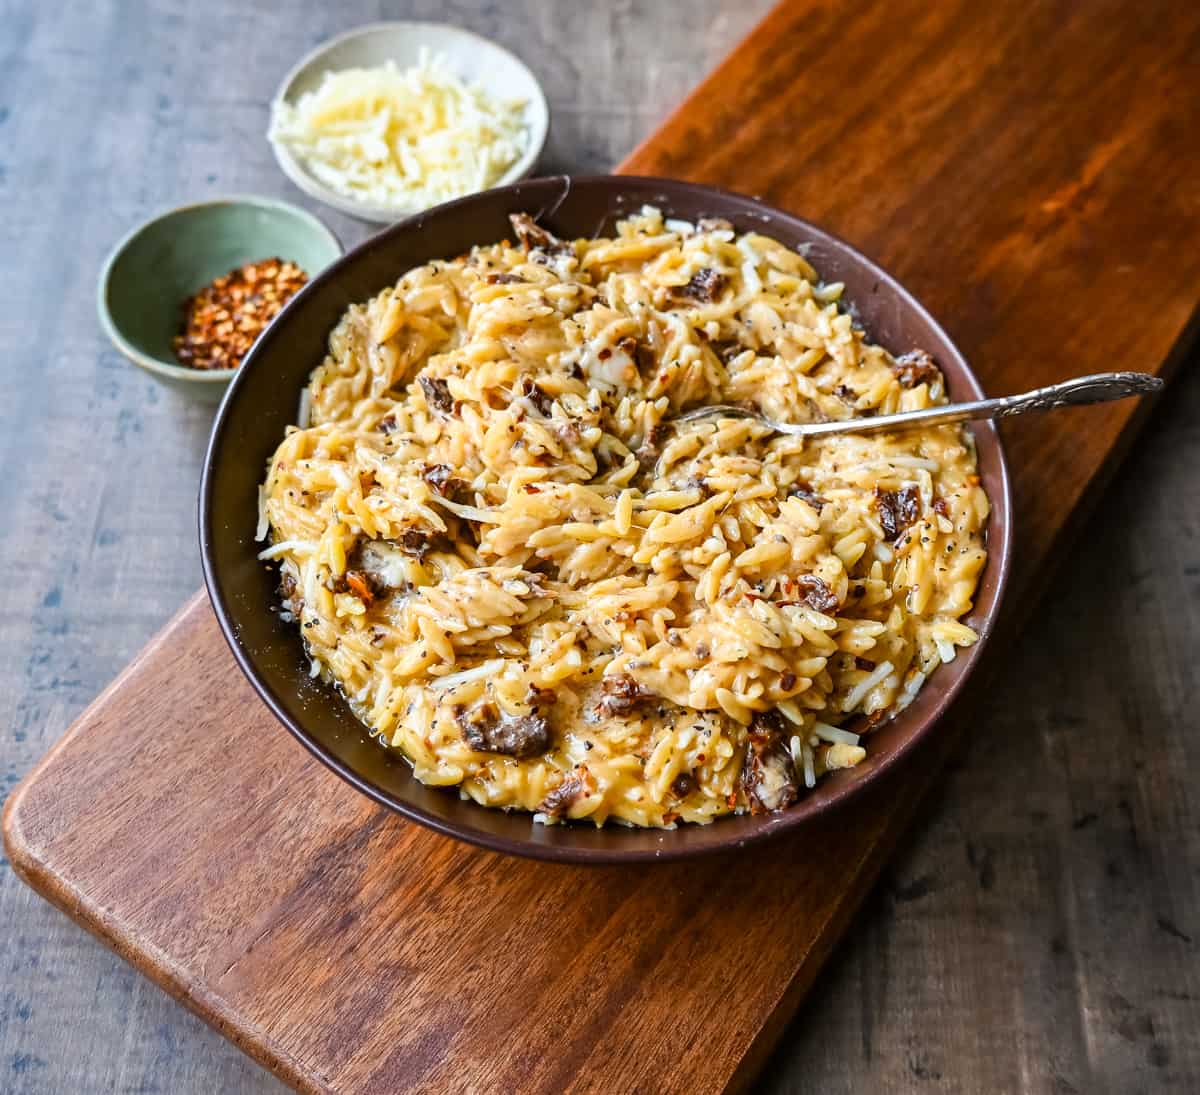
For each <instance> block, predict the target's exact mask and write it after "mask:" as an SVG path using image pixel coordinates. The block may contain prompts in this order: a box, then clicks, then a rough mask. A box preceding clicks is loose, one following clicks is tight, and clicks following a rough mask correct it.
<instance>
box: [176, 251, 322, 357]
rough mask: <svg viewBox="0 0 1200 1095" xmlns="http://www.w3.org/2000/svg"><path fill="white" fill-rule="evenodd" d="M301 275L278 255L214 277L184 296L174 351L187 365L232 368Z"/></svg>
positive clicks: (300, 281)
mask: <svg viewBox="0 0 1200 1095" xmlns="http://www.w3.org/2000/svg"><path fill="white" fill-rule="evenodd" d="M306 281H308V275H307V274H305V272H304V271H303V270H301V269H300V267H298V266H297V265H296V264H295V263H291V262H285V261H284V260H283V259H280V258H270V259H261V260H260V261H258V262H247V263H245V264H244V265H242V266H239V267H238V268H237V269H236V270H230V271H229V273H228V274H225V275H223V276H222V277H219V278H216V279H215V280H214V281H213V282H212V283H211V284H209V285H206V286H205V287H204V288H203V289H201V290H200V291H199V292H198V293H196V294H195V295H194V296H191V297H188V299H187V300H186V301H184V304H183V320H182V322H181V324H180V327H179V333H178V334H177V335H176V336H175V339H174V342H173V343H172V347H173V349H174V350H175V356H176V357H177V358H178V359H179V360H180V362H181V363H182V364H184V365H187V366H189V367H190V368H193V369H236V368H237V367H238V366H239V365H240V364H241V363H242V359H243V358H244V357H245V356H246V354H247V353H248V352H249V351H250V347H251V346H253V345H254V342H255V340H256V339H257V338H258V336H259V335H261V334H262V333H263V331H264V330H265V329H266V326H267V324H268V323H270V322H271V320H273V319H274V318H275V317H276V316H277V315H278V314H279V311H280V309H281V308H282V307H283V306H284V305H285V304H286V303H287V302H288V301H289V300H290V299H291V298H292V297H293V296H295V294H296V293H297V292H298V291H299V290H300V289H301V288H302V287H303V285H304V283H305V282H306Z"/></svg>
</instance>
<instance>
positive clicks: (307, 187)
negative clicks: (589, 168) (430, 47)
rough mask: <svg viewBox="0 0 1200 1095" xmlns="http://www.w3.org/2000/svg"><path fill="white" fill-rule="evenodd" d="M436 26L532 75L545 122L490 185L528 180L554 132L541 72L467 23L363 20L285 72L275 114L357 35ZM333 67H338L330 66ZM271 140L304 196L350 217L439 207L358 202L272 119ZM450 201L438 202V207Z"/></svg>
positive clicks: (397, 217)
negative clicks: (318, 65)
mask: <svg viewBox="0 0 1200 1095" xmlns="http://www.w3.org/2000/svg"><path fill="white" fill-rule="evenodd" d="M431 28H435V29H436V30H438V31H439V32H445V31H451V32H453V33H454V34H457V35H460V36H462V37H463V38H467V39H471V40H473V42H474V43H475V46H476V48H478V46H479V45H480V44H482V45H484V46H486V47H487V48H489V49H494V50H497V51H499V52H500V53H502V54H504V55H505V56H506V57H508V59H509V60H510V61H512V62H513V63H514V64H515V65H516V66H517V67H518V68H521V69H523V70H524V71H525V72H526V73H527V74H528V76H529V79H530V81H531V82H532V84H533V88H534V91H535V92H536V100H535V103H536V105H537V106H538V107H540V111H539V115H538V116H539V118H540V123H539V125H538V126H537V127H536V129H534V128H532V127H531V128H530V134H529V145H528V147H527V148H526V149H525V151H524V152H523V153H522V154H521V157H520V158H519V159H518V160H517V161H516V163H514V164H513V165H512V166H511V167H510V168H509V169H508V170H507V171H505V173H504V174H503V175H502V176H501V177H500V178H499V179H497V180H496V182H495V183H494V184H493V185H492V186H490V187H487V188H485V189H488V190H495V189H498V188H500V187H502V186H510V185H512V184H513V183H516V182H519V181H520V180H522V179H524V178H527V177H528V176H529V175H530V174H532V172H533V169H534V167H535V166H536V165H537V162H538V160H539V159H540V158H541V155H542V152H543V151H544V150H545V147H546V141H547V139H548V137H549V135H550V104H549V103H548V102H547V100H546V92H545V89H544V88H543V87H542V83H541V81H540V80H539V79H538V78H537V75H536V73H534V71H533V69H531V68H530V67H529V65H527V64H526V63H525V62H524V61H523V60H522V59H521V58H520V57H518V56H517V55H516V54H515V53H513V51H512V50H510V49H508V48H507V47H506V46H502V45H500V43H499V42H496V41H493V40H492V39H491V38H487V37H485V36H484V35H482V34H479V33H477V32H476V31H473V30H468V29H467V28H466V27H459V26H455V25H454V24H453V23H438V22H434V21H433V20H430V19H390V20H380V21H379V22H375V23H364V24H363V25H362V26H358V27H353V28H351V29H350V30H347V31H343V32H342V33H341V34H337V35H334V37H332V38H328V39H326V40H325V41H324V42H321V43H320V44H319V45H317V46H315V47H314V48H313V49H311V50H309V51H308V53H306V54H305V55H304V56H303V57H301V58H300V60H299V61H297V62H296V63H295V64H294V65H292V67H291V68H290V69H289V70H288V71H287V73H286V74H285V75H284V77H283V79H282V81H280V84H279V86H278V87H277V88H276V89H275V94H274V95H273V96H272V97H271V116H272V117H274V113H275V108H276V106H277V105H279V104H280V103H284V102H287V101H288V91H289V89H290V88H291V86H292V84H293V83H294V82H295V80H296V78H297V77H298V76H299V75H300V73H301V72H303V71H304V70H305V69H306V68H308V67H309V66H310V65H312V64H313V63H314V62H316V61H318V60H319V59H320V58H321V57H322V56H324V55H325V54H326V53H329V52H330V51H331V50H333V49H334V48H335V47H336V46H340V45H341V44H342V43H344V42H349V41H353V40H354V39H356V38H366V37H369V36H370V35H372V34H377V33H379V32H380V31H394V32H406V33H410V34H411V33H414V32H416V33H421V32H423V31H427V30H429V29H431ZM329 71H333V70H329ZM267 143H268V144H270V146H271V151H272V152H273V153H274V155H275V162H276V163H277V164H278V165H279V169H280V170H281V171H282V172H283V173H284V174H285V175H286V176H287V177H288V178H289V179H290V180H291V181H292V182H293V183H294V184H295V185H296V186H298V187H299V188H300V189H301V190H302V191H304V193H305V194H307V195H308V196H309V197H311V198H315V199H316V200H317V201H319V202H323V203H324V204H325V205H327V206H329V207H330V208H331V209H336V210H337V211H338V212H339V213H345V214H346V215H347V216H350V217H357V218H358V219H360V220H366V221H370V222H372V223H373V224H398V223H400V222H402V221H404V220H407V219H408V218H409V217H412V216H416V215H418V214H420V213H423V212H425V211H426V209H433V208H435V207H436V206H432V205H431V206H426V207H425V208H424V209H413V208H410V209H395V208H392V207H390V206H386V205H375V204H373V203H371V202H364V201H358V200H357V199H355V198H348V197H346V196H345V195H344V194H339V193H338V192H337V191H336V190H334V189H332V188H331V187H328V186H326V185H325V184H324V183H322V182H321V181H320V180H319V179H317V178H315V177H314V176H313V175H312V173H311V172H310V171H308V170H307V169H306V168H305V166H304V164H303V163H302V162H301V161H300V159H299V158H298V157H297V156H295V155H293V154H292V151H291V149H289V148H288V147H287V145H285V144H283V143H282V142H280V141H276V140H273V139H272V138H271V136H270V126H269V123H268V136H267ZM480 193H483V191H480V190H474V191H471V192H470V193H469V194H464V195H462V197H472V196H474V195H475V194H480ZM451 200H453V201H461V200H462V198H461V197H460V198H454V199H451ZM443 204H446V203H444V202H439V203H437V205H443Z"/></svg>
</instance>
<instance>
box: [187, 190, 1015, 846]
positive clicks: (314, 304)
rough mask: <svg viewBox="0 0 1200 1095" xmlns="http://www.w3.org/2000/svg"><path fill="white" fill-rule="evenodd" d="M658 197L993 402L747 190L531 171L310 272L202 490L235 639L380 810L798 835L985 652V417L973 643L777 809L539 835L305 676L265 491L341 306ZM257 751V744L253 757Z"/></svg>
mask: <svg viewBox="0 0 1200 1095" xmlns="http://www.w3.org/2000/svg"><path fill="white" fill-rule="evenodd" d="M647 203H649V204H653V205H657V206H658V207H659V208H661V209H662V210H663V212H664V214H666V215H668V216H673V217H680V218H684V219H687V220H693V221H694V220H696V219H698V218H700V217H705V216H710V217H724V218H725V219H727V220H729V221H731V222H732V223H733V224H734V226H735V227H736V228H737V229H739V230H740V231H749V230H753V231H756V232H763V233H766V234H768V235H771V236H774V237H775V238H777V239H779V240H780V241H782V242H783V243H785V244H787V245H788V246H789V247H799V248H803V249H804V250H805V253H806V254H807V255H808V257H809V259H810V260H811V261H812V263H813V265H814V266H815V267H816V268H817V270H818V271H819V272H820V274H821V276H822V277H823V278H824V279H826V280H827V281H842V282H845V284H846V298H847V299H848V300H849V301H851V302H853V307H854V314H855V316H856V317H857V319H858V321H859V322H860V323H861V324H862V326H863V327H864V328H865V329H866V330H867V332H868V333H869V334H870V336H871V338H872V339H874V340H875V341H877V342H879V343H881V344H882V345H884V346H885V347H887V348H888V349H890V350H892V351H894V352H896V353H902V352H904V351H907V350H911V349H913V348H914V347H921V348H922V349H925V350H928V351H929V352H930V353H932V354H933V356H934V358H935V359H936V360H937V362H938V363H939V364H940V365H941V367H942V370H943V372H944V373H945V375H946V379H947V382H948V384H949V390H950V393H951V396H952V398H953V399H955V400H960V401H961V400H966V399H977V398H980V397H982V395H983V392H982V390H981V389H980V386H979V382H978V381H977V380H976V379H975V377H974V375H972V373H971V370H970V369H969V368H968V367H967V363H966V361H964V360H963V357H962V355H961V354H960V353H959V352H958V350H957V349H956V348H955V346H954V344H953V343H952V342H951V341H950V339H949V338H948V337H947V336H946V334H945V332H944V331H943V330H942V329H941V327H939V326H938V325H937V324H936V323H935V322H934V320H933V319H932V317H931V316H930V315H929V313H928V312H926V311H925V309H924V308H922V307H921V305H920V304H918V303H917V302H916V301H915V300H914V299H913V298H912V297H911V296H910V295H909V294H908V293H907V292H906V291H905V290H904V289H903V288H902V287H901V286H900V285H898V284H897V283H896V282H895V281H894V280H893V279H892V278H891V277H889V276H888V275H887V274H886V273H884V271H883V270H881V269H879V267H878V266H876V265H875V264H874V263H873V262H871V261H870V260H869V259H866V258H864V257H863V256H862V255H860V254H859V253H858V252H857V251H855V250H854V249H853V248H851V247H849V246H847V245H846V244H845V243H842V242H841V240H838V239H834V238H833V237H832V236H830V235H829V234H828V233H826V232H822V231H821V230H820V229H819V228H815V227H814V226H813V225H811V224H808V223H807V222H805V221H802V220H800V219H798V218H797V217H793V216H790V215H789V214H787V213H783V212H781V211H779V210H778V209H772V208H771V207H770V206H767V205H764V204H762V203H761V202H759V201H755V200H754V199H753V198H747V197H743V196H741V195H739V194H731V193H728V192H726V191H721V190H714V189H711V188H709V187H704V186H697V185H693V184H691V183H683V182H676V181H673V180H670V179H653V178H634V177H627V176H626V177H620V176H597V177H589V178H571V179H563V178H553V179H535V180H531V181H528V182H523V183H518V184H517V185H515V186H509V187H504V188H502V189H498V190H490V191H487V192H486V193H483V194H476V195H474V196H472V197H468V198H463V199H462V200H461V201H455V202H450V203H449V204H447V205H442V206H439V207H438V208H436V209H432V210H430V211H429V212H426V213H422V214H420V215H419V216H416V217H413V218H411V219H410V220H407V221H403V222H402V223H400V224H397V225H394V226H393V227H391V228H389V229H387V230H385V231H383V232H381V233H380V234H379V235H377V236H374V237H373V238H372V239H370V240H368V241H367V242H366V243H364V244H363V245H362V246H361V247H358V248H356V249H355V250H353V251H351V252H350V253H349V254H347V255H345V256H344V257H343V258H341V259H340V260H338V261H337V262H335V263H334V264H333V265H332V266H330V267H328V268H327V269H326V270H325V271H323V272H322V273H321V274H320V275H318V276H317V277H316V278H314V279H313V281H312V282H311V283H310V284H309V285H308V286H306V287H305V288H304V289H303V290H302V291H301V292H300V293H299V294H298V295H297V296H296V297H295V299H294V300H293V301H292V302H291V303H290V304H289V305H288V306H287V308H286V309H285V310H284V311H283V313H282V314H281V315H280V316H279V318H278V319H277V320H276V322H275V323H273V324H272V325H271V327H270V328H269V329H268V330H267V332H266V333H265V334H264V335H263V337H262V338H261V339H260V340H259V343H258V345H257V346H256V347H255V348H254V350H253V351H252V352H251V353H250V355H249V356H248V357H247V359H246V361H245V363H244V364H243V365H242V367H241V369H239V370H238V373H237V376H236V378H235V379H234V381H233V384H232V385H231V386H230V388H229V392H228V394H227V395H226V397H225V401H224V402H223V403H222V405H221V409H220V411H219V412H218V414H217V420H216V424H215V426H214V428H213V434H212V440H211V441H210V442H209V448H208V457H207V460H206V462H205V468H204V478H203V481H202V483H201V487H200V547H201V552H202V554H203V558H204V578H205V581H206V583H207V585H208V592H209V596H210V597H211V598H212V602H213V607H214V609H215V610H216V614H217V619H218V620H219V621H220V624H221V628H222V630H223V631H224V633H225V637H226V639H227V640H228V641H229V645H230V646H231V647H232V649H233V653H234V655H235V657H236V658H237V661H238V664H239V665H240V666H241V667H242V670H243V671H244V672H245V674H246V676H247V677H249V678H250V682H251V683H252V684H253V685H254V687H255V688H256V689H257V690H258V693H259V695H261V696H262V698H263V699H264V700H265V701H266V703H267V706H268V707H270V708H271V710H272V711H273V712H274V713H275V714H276V716H278V718H279V719H280V721H281V722H282V723H283V724H284V726H286V727H287V728H288V730H290V731H291V732H292V733H293V734H294V735H295V736H296V738H297V739H298V740H299V741H300V742H301V744H303V745H304V746H305V748H307V749H308V750H309V751H310V752H311V753H313V755H314V756H316V757H318V758H320V759H321V760H322V761H324V763H325V764H327V765H328V766H329V767H330V768H332V769H333V770H334V771H335V772H337V773H338V774H339V775H340V776H342V778H343V779H345V780H346V781H347V782H348V783H350V784H352V785H353V786H355V787H357V788H358V789H359V790H360V791H362V792H363V793H364V794H367V795H369V796H370V797H371V798H373V799H374V800H375V801H376V802H379V803H381V804H382V805H384V806H387V807H389V808H390V809H393V810H395V811H397V812H398V813H400V814H403V815H404V816H405V817H409V818H412V819H413V820H414V821H419V822H421V823H422V824H424V825H428V826H429V827H430V828H432V829H435V830H437V831H438V832H440V833H445V834H447V835H449V836H454V837H458V838H460V839H462V840H468V841H471V842H473V843H476V844H481V845H484V846H485V847H488V848H493V849H496V850H497V851H501V852H511V853H514V854H517V855H526V856H535V857H537V858H541V859H552V860H559V861H567V862H581V863H582V862H589V863H613V862H631V861H635V860H651V859H676V858H681V857H684V856H693V855H702V854H705V853H709V852H716V851H721V850H727V849H730V848H736V847H742V846H744V845H747V844H750V843H753V842H756V841H760V840H766V839H768V838H770V837H773V836H778V835H780V834H782V833H785V832H789V831H792V830H794V829H796V828H797V827H798V826H801V825H804V824H805V823H806V822H808V821H810V820H811V819H813V818H815V817H816V816H817V815H818V814H823V813H825V812H826V811H828V810H830V809H831V808H833V807H834V806H835V805H836V804H838V803H840V802H842V801H844V800H846V799H848V798H851V797H852V796H854V795H855V794H856V793H857V792H859V791H860V790H861V789H862V788H864V787H866V786H867V785H868V784H869V783H871V782H873V781H875V780H877V779H878V778H879V777H880V776H881V775H882V774H883V772H884V771H885V770H886V769H888V768H889V767H891V766H893V765H894V764H895V763H896V762H897V761H898V760H899V759H900V758H901V757H902V756H903V755H904V754H905V753H907V752H908V750H909V749H911V748H912V747H913V746H914V745H915V744H916V743H917V742H918V741H919V740H920V739H921V738H922V737H923V736H924V735H926V734H929V733H930V732H932V731H933V729H934V727H935V726H936V724H937V722H938V719H939V718H940V717H941V715H942V713H943V712H944V711H945V710H946V708H947V707H948V706H949V704H950V702H951V700H952V699H953V698H954V696H955V695H956V694H957V693H958V691H959V690H960V689H961V687H962V685H963V682H964V681H965V680H966V679H967V677H968V676H969V675H970V673H971V671H972V669H973V668H974V667H975V665H976V663H977V662H978V660H979V656H980V654H981V653H982V651H983V648H984V646H985V645H986V643H987V639H988V636H989V633H990V631H991V629H992V625H993V623H994V620H995V617H996V613H997V609H998V608H999V603H1000V595H1001V592H1002V590H1003V588H1004V581H1005V577H1006V576H1007V573H1008V564H1009V553H1010V547H1011V528H1010V514H1011V510H1012V504H1011V499H1010V496H1009V485H1008V474H1007V470H1006V468H1005V463H1004V454H1003V452H1002V451H1001V447H1000V439H999V436H998V434H997V433H996V430H995V429H994V427H993V426H992V425H991V424H990V423H987V424H976V425H974V426H972V430H973V432H974V434H975V440H976V443H977V446H978V451H979V467H980V474H981V476H982V478H983V484H984V487H985V489H986V490H987V492H988V495H989V496H990V498H991V501H992V515H991V519H990V521H989V523H988V529H987V537H988V550H989V559H988V564H987V567H986V569H985V571H984V573H983V577H982V580H981V582H980V586H979V590H978V592H977V595H976V602H975V609H974V611H973V612H972V613H971V615H970V616H969V617H968V622H969V623H970V625H971V626H972V627H974V628H975V629H976V630H977V631H978V632H979V633H980V641H979V642H978V643H976V644H975V646H973V647H970V648H969V649H967V650H965V651H963V652H962V653H961V654H960V655H959V656H958V658H957V659H956V660H955V661H954V662H952V663H951V664H950V665H948V666H943V667H941V668H940V669H938V671H937V672H936V673H935V674H934V675H933V676H932V678H931V679H930V681H929V682H928V684H926V686H925V687H924V688H923V689H922V690H921V692H920V694H919V695H918V697H917V699H916V700H915V701H914V702H913V704H912V705H911V706H910V707H909V708H908V709H907V710H906V711H904V712H902V713H901V714H900V715H898V716H897V717H896V718H895V719H893V720H892V721H891V722H889V723H887V724H886V725H884V726H882V727H880V728H879V729H878V730H877V731H876V732H875V733H873V734H872V735H871V737H870V740H869V743H868V755H867V759H866V760H865V761H863V762H862V764H860V765H859V766H858V767H857V768H855V769H853V770H850V771H842V772H835V773H833V774H832V775H831V776H829V777H827V778H826V779H824V780H823V781H822V782H821V783H820V784H818V786H817V788H816V789H815V790H814V791H812V792H810V793H809V794H808V795H807V797H805V798H804V799H803V800H802V801H801V802H800V803H798V804H797V805H795V806H793V807H791V808H790V809H788V810H786V811H784V812H782V813H778V814H769V815H764V816H749V815H747V816H738V817H730V818H725V819H723V820H719V821H716V822H714V823H713V824H711V825H688V826H684V827H682V828H679V829H675V830H671V831H661V830H653V829H627V828H619V827H607V828H603V829H597V828H595V827H594V826H591V825H589V824H586V823H583V824H573V825H556V826H545V825H537V824H534V822H533V821H532V819H531V818H530V815H529V814H525V813H505V812H503V811H500V810H492V809H486V808H485V807H482V806H478V805H476V804H475V803H473V802H469V801H464V800H463V799H460V798H459V796H458V794H457V793H456V792H455V791H453V790H450V791H447V790H439V789H436V788H432V787H425V786H423V785H422V784H421V783H418V782H417V780H416V779H415V778H414V777H413V775H412V771H411V769H410V768H409V766H408V764H407V762H406V761H405V760H404V759H403V758H402V757H401V756H400V755H399V754H398V753H395V752H391V751H389V750H387V749H385V748H384V747H382V746H380V745H379V744H378V743H377V742H375V741H374V740H373V739H372V738H371V737H370V735H369V734H368V733H367V731H366V729H365V728H364V727H363V725H362V724H361V723H360V722H359V721H358V720H357V719H356V718H355V717H354V715H353V714H352V713H351V711H350V709H349V707H348V706H347V705H346V703H345V701H344V700H343V699H342V697H341V696H340V694H339V693H338V692H337V691H336V690H335V689H333V688H331V687H327V686H325V685H322V684H320V683H314V682H313V681H312V680H311V679H310V678H309V675H308V659H307V658H306V657H305V654H304V650H303V647H302V644H301V641H300V637H299V635H298V634H297V631H296V628H295V627H294V626H289V625H287V624H284V623H282V622H281V621H280V619H279V616H278V614H277V613H276V612H273V611H272V606H273V605H274V604H275V597H276V595H275V586H276V581H277V577H276V571H275V568H274V567H267V566H264V565H263V564H262V563H260V562H258V560H257V553H258V551H259V548H260V545H259V544H257V543H256V542H255V540H254V531H255V525H256V523H257V514H258V504H257V490H258V484H259V482H260V481H261V479H262V477H263V474H264V470H265V468H266V464H267V460H268V459H269V458H270V456H271V453H272V452H273V451H274V449H275V447H276V446H277V445H278V443H279V441H280V439H281V438H282V437H283V432H284V429H285V427H287V426H288V425H290V424H291V423H293V422H294V421H295V415H296V407H297V403H298V400H299V395H300V390H301V388H302V387H303V386H304V384H305V382H306V381H307V378H308V375H309V373H310V372H311V371H312V369H313V368H314V367H315V366H316V365H318V364H319V363H320V361H321V359H322V358H323V356H324V354H325V344H326V339H327V338H328V335H329V332H330V330H331V329H332V328H333V326H334V324H335V323H336V322H337V320H338V318H339V317H340V316H341V315H342V312H343V311H344V310H345V309H346V307H347V306H348V305H349V304H352V303H355V302H358V301H365V300H367V299H368V298H369V297H371V296H373V295H375V294H376V293H378V292H379V291H380V290H381V289H383V288H384V287H385V286H388V285H391V284H393V283H394V282H395V281H396V279H397V278H399V277H400V275H401V274H403V273H404V272H405V271H406V270H408V269H410V268H412V267H414V266H417V265H420V264H422V263H425V262H428V261H430V260H431V259H441V258H451V257H453V256H455V255H460V254H462V253H464V252H465V251H467V250H469V249H470V248H471V246H472V245H473V244H478V243H492V242H494V241H496V240H499V239H502V238H504V237H505V236H507V235H508V234H509V231H510V228H509V223H508V215H509V214H510V213H516V212H527V213H531V214H534V215H536V216H537V217H538V218H539V220H540V221H541V222H542V223H544V224H545V225H546V226H547V227H548V228H550V229H551V230H552V231H553V232H555V233H557V234H558V235H560V236H565V237H568V238H575V237H579V236H594V235H598V234H600V233H602V232H604V231H606V230H607V229H609V228H611V227H612V224H613V222H614V220H616V219H617V218H619V217H621V216H623V215H626V214H628V213H629V212H631V211H633V210H636V209H638V208H639V207H641V206H642V205H644V204H647ZM252 749H253V743H252V742H248V743H247V752H250V751H251V750H252ZM243 763H253V760H252V759H249V758H248V759H247V760H245V761H243Z"/></svg>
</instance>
